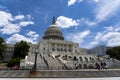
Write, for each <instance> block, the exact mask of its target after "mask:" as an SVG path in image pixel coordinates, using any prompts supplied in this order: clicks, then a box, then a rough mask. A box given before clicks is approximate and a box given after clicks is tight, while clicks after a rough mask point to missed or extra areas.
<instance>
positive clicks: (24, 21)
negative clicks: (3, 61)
mask: <svg viewBox="0 0 120 80" xmlns="http://www.w3.org/2000/svg"><path fill="white" fill-rule="evenodd" d="M119 14H120V0H0V36H2V37H3V38H4V39H5V41H6V42H7V43H9V44H14V43H16V42H18V41H20V40H25V41H28V42H32V43H38V42H39V41H40V39H41V38H42V37H43V35H44V32H45V31H46V29H47V28H48V27H49V25H50V24H51V21H52V17H53V16H55V17H56V23H57V25H58V26H59V27H60V28H61V31H62V32H63V35H64V37H65V40H68V41H74V42H77V43H79V45H80V47H82V48H92V47H95V46H98V45H106V46H118V45H120V15H119Z"/></svg>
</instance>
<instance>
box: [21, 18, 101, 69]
mask: <svg viewBox="0 0 120 80" xmlns="http://www.w3.org/2000/svg"><path fill="white" fill-rule="evenodd" d="M29 45H30V49H29V54H28V55H27V56H26V57H25V59H24V60H21V63H20V66H21V67H30V66H33V65H34V62H35V51H36V50H37V53H38V54H37V60H36V63H37V70H62V69H86V68H89V69H90V68H94V66H95V63H99V62H100V61H99V59H98V57H97V56H96V55H95V54H87V52H86V49H84V48H79V44H78V43H75V42H72V41H66V40H64V36H63V34H62V32H61V30H60V28H59V27H58V26H57V25H56V21H55V18H54V17H53V20H52V24H51V25H50V26H49V27H48V28H47V30H46V31H45V33H44V36H43V38H42V39H41V40H40V42H39V43H38V44H31V43H29Z"/></svg>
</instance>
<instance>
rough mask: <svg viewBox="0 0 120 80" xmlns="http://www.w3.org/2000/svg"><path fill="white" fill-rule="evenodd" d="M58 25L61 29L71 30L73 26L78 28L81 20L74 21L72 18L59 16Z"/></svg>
mask: <svg viewBox="0 0 120 80" xmlns="http://www.w3.org/2000/svg"><path fill="white" fill-rule="evenodd" d="M56 23H57V25H58V26H59V27H60V28H69V27H73V26H78V25H79V20H73V19H72V18H68V17H64V16H59V17H58V18H57V21H56Z"/></svg>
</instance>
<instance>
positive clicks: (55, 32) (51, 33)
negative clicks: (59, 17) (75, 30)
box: [43, 17, 64, 40]
mask: <svg viewBox="0 0 120 80" xmlns="http://www.w3.org/2000/svg"><path fill="white" fill-rule="evenodd" d="M55 22H56V21H55V17H53V20H52V25H50V26H49V27H48V28H47V30H46V31H45V33H44V36H43V39H54V40H64V37H63V35H62V32H61V31H60V28H59V27H58V26H57V25H56V23H55Z"/></svg>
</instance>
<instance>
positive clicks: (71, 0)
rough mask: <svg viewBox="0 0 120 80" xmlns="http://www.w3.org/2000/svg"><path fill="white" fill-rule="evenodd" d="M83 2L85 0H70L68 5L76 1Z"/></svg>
mask: <svg viewBox="0 0 120 80" xmlns="http://www.w3.org/2000/svg"><path fill="white" fill-rule="evenodd" d="M76 2H77V3H80V2H83V0H68V6H71V5H74V4H75V3H76Z"/></svg>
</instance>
